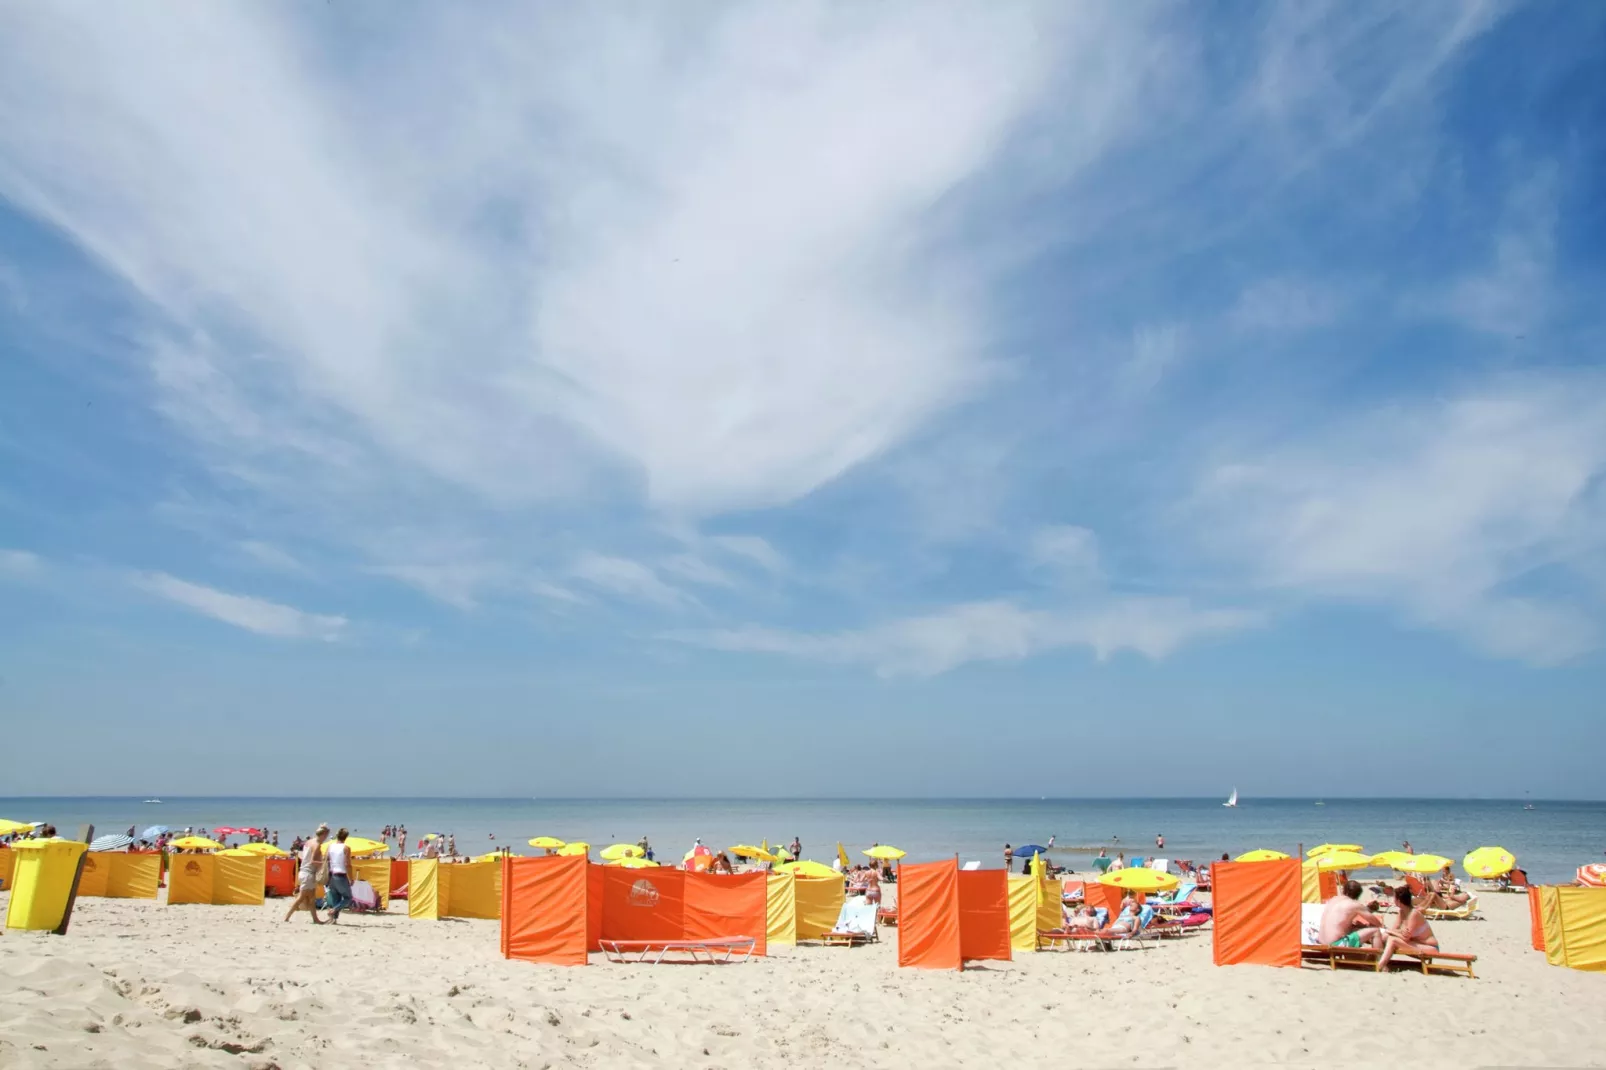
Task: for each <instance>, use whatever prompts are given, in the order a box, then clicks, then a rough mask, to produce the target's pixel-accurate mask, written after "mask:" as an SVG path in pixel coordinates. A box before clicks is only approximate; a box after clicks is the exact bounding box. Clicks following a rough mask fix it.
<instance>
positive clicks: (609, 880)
mask: <svg viewBox="0 0 1606 1070" xmlns="http://www.w3.org/2000/svg"><path fill="white" fill-rule="evenodd" d="M598 868H599V869H601V870H602V931H601V934H600V938H601V939H603V940H683V939H685V935H684V934H685V931H686V877H687V874H686V872H685V871H684V870H679V869H668V868H665V867H660V868H658V869H624V868H622V867H619V866H599V867H598Z"/></svg>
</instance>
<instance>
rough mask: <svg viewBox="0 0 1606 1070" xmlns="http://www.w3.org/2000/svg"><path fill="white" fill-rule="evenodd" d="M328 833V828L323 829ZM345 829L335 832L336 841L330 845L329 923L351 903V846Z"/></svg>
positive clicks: (332, 922) (333, 921)
mask: <svg viewBox="0 0 1606 1070" xmlns="http://www.w3.org/2000/svg"><path fill="white" fill-rule="evenodd" d="M323 831H324V832H325V833H326V834H327V833H328V831H329V830H328V829H324V830H323ZM348 835H350V833H348V832H347V831H346V830H345V829H341V830H340V831H339V832H337V833H335V842H334V843H331V844H330V845H329V881H328V883H327V885H326V886H327V888H328V889H329V899H328V902H327V903H326V904H325V905H326V906H328V908H329V924H330V925H333V924H335V923H336V922H337V921H339V920H340V912H341V911H342V910H344V909H345V908H346V907H348V906H350V905H351V848H350V847H347V846H346V837H347V836H348Z"/></svg>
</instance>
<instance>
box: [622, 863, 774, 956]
mask: <svg viewBox="0 0 1606 1070" xmlns="http://www.w3.org/2000/svg"><path fill="white" fill-rule="evenodd" d="M627 872H629V871H627ZM635 872H636V873H645V872H647V871H646V870H640V869H638V870H635ZM685 883H686V899H685V921H684V923H683V927H684V932H685V935H684V936H682V937H681V939H682V940H718V939H722V938H725V937H730V936H751V937H752V938H753V939H755V940H757V941H758V942H757V943H756V944H754V945H753V954H755V955H762V954H764V953H765V946H764V944H765V939H764V938H765V934H766V933H767V932H768V931H769V878H768V876H767V875H765V874H763V873H720V874H715V873H688V874H686V877H685Z"/></svg>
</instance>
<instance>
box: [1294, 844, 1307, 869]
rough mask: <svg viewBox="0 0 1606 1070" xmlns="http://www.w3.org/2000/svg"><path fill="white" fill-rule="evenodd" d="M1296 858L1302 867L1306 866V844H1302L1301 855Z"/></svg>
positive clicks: (1300, 846) (1300, 847)
mask: <svg viewBox="0 0 1606 1070" xmlns="http://www.w3.org/2000/svg"><path fill="white" fill-rule="evenodd" d="M1295 857H1297V858H1298V859H1299V864H1300V865H1304V864H1305V845H1304V844H1300V845H1299V854H1298V855H1297V856H1295Z"/></svg>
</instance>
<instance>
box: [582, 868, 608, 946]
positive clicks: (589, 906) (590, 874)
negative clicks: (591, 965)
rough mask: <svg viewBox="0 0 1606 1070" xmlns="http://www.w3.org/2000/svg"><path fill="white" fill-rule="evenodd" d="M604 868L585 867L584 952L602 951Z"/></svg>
mask: <svg viewBox="0 0 1606 1070" xmlns="http://www.w3.org/2000/svg"><path fill="white" fill-rule="evenodd" d="M605 870H606V867H604V866H594V865H590V864H589V863H588V864H587V865H586V950H587V951H601V950H602V889H603V888H604V887H605V881H604V879H603V874H604V872H605Z"/></svg>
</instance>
